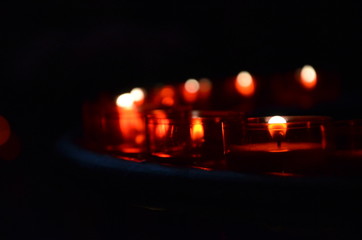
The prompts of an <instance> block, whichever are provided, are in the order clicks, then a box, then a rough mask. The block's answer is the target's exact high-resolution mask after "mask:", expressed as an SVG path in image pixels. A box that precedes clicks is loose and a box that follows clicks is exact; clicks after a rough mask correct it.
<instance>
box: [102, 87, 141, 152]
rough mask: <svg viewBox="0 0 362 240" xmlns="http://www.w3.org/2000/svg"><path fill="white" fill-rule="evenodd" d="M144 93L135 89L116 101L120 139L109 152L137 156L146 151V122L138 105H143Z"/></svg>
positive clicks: (120, 96) (110, 147)
mask: <svg viewBox="0 0 362 240" xmlns="http://www.w3.org/2000/svg"><path fill="white" fill-rule="evenodd" d="M143 98H144V93H143V92H142V91H141V90H140V89H138V88H137V89H133V90H132V91H131V93H124V94H121V95H119V96H118V98H117V100H116V104H117V111H118V124H119V133H120V135H121V136H120V139H119V143H117V144H116V145H115V146H109V147H108V148H109V150H116V151H119V152H120V153H121V154H123V155H124V154H131V155H132V154H133V155H135V154H136V155H137V154H140V153H142V152H143V151H144V144H145V122H144V117H143V114H142V113H141V111H140V110H139V109H138V108H137V105H140V104H142V101H143Z"/></svg>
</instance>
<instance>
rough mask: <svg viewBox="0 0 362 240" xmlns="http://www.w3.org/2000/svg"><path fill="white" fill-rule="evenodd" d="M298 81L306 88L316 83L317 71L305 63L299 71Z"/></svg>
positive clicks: (312, 86)
mask: <svg viewBox="0 0 362 240" xmlns="http://www.w3.org/2000/svg"><path fill="white" fill-rule="evenodd" d="M300 82H301V84H302V86H303V87H304V88H306V89H308V90H310V89H313V88H314V87H315V86H316V85H317V73H316V71H315V70H314V68H313V67H312V66H310V65H305V66H304V67H303V68H302V70H301V71H300Z"/></svg>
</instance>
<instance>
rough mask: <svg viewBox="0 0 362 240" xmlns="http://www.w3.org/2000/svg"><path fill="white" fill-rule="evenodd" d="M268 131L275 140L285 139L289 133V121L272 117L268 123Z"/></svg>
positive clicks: (279, 117)
mask: <svg viewBox="0 0 362 240" xmlns="http://www.w3.org/2000/svg"><path fill="white" fill-rule="evenodd" d="M268 130H269V133H270V135H271V136H272V137H273V138H280V137H284V136H285V134H286V133H287V121H286V120H285V118H283V117H281V116H274V117H271V118H270V119H269V121H268Z"/></svg>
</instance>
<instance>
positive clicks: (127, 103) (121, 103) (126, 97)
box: [116, 93, 134, 109]
mask: <svg viewBox="0 0 362 240" xmlns="http://www.w3.org/2000/svg"><path fill="white" fill-rule="evenodd" d="M116 104H117V106H118V107H121V108H124V109H132V108H133V106H134V98H133V96H132V95H131V94H130V93H123V94H121V95H119V96H118V97H117V100H116Z"/></svg>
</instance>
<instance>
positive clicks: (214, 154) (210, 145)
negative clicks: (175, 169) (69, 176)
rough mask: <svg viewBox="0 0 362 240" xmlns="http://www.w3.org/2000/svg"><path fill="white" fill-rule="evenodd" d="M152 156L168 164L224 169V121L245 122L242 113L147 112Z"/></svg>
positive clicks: (152, 158)
mask: <svg viewBox="0 0 362 240" xmlns="http://www.w3.org/2000/svg"><path fill="white" fill-rule="evenodd" d="M146 121H147V136H148V148H149V149H148V152H149V155H150V157H149V159H150V160H151V161H155V162H158V163H162V164H166V165H177V166H185V167H195V168H201V169H205V170H212V169H224V167H225V157H224V146H223V134H222V122H224V121H230V122H232V121H239V122H242V121H244V115H243V114H242V113H241V112H231V111H197V110H190V111H165V110H154V111H152V112H150V113H149V114H147V117H146Z"/></svg>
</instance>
